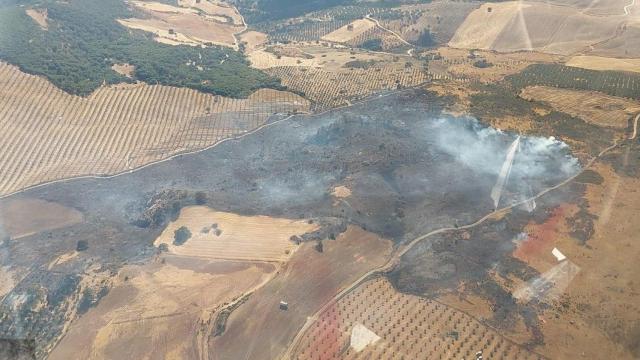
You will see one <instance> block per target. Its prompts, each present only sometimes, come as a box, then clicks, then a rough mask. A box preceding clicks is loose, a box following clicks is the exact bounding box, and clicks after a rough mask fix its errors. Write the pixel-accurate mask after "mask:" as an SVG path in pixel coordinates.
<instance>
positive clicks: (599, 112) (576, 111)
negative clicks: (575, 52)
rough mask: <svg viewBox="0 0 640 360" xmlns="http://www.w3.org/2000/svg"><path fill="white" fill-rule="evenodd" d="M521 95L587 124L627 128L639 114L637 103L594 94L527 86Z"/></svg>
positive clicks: (639, 109) (597, 93) (639, 105)
mask: <svg viewBox="0 0 640 360" xmlns="http://www.w3.org/2000/svg"><path fill="white" fill-rule="evenodd" d="M520 96H521V97H522V98H524V99H527V100H536V101H543V102H546V103H548V104H549V105H550V106H551V107H553V108H554V109H556V110H558V111H561V112H564V113H567V114H569V115H571V116H575V117H578V118H581V119H583V120H585V121H587V122H589V123H592V124H595V125H599V126H608V127H615V128H619V129H624V128H626V127H627V125H628V121H629V119H630V118H631V117H633V116H634V115H635V114H637V113H638V112H640V103H639V102H637V101H633V100H629V99H625V98H620V97H615V96H609V95H606V94H603V93H599V92H595V91H582V90H569V89H558V88H555V87H547V86H529V87H527V88H525V89H523V90H522V92H521V93H520Z"/></svg>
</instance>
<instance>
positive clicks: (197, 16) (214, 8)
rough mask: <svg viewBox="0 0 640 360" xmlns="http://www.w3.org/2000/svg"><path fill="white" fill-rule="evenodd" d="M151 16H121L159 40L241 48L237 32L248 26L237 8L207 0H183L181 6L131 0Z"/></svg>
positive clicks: (122, 20)
mask: <svg viewBox="0 0 640 360" xmlns="http://www.w3.org/2000/svg"><path fill="white" fill-rule="evenodd" d="M131 4H132V5H133V6H135V7H136V8H137V9H139V10H141V11H143V12H144V13H146V14H147V15H148V16H149V17H148V18H141V19H139V18H131V19H121V20H119V22H120V24H122V25H123V26H126V27H128V28H131V29H137V30H143V31H147V32H151V33H153V34H155V36H156V40H157V41H159V42H164V43H168V44H172V45H177V44H186V45H208V44H215V45H223V46H231V47H234V48H238V44H237V40H236V38H235V34H237V33H240V32H242V31H243V30H245V26H244V24H243V23H242V18H241V17H240V14H238V13H237V11H235V9H234V8H232V7H229V6H222V5H220V4H215V3H211V2H208V1H206V0H205V1H204V2H200V3H196V2H193V1H181V2H180V4H181V5H182V6H179V7H178V6H172V5H168V4H162V3H157V2H145V1H132V2H131Z"/></svg>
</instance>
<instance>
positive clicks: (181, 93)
mask: <svg viewBox="0 0 640 360" xmlns="http://www.w3.org/2000/svg"><path fill="white" fill-rule="evenodd" d="M308 104H309V103H308V101H307V100H305V99H303V98H301V97H300V96H298V95H295V94H292V93H289V92H281V91H276V90H268V89H263V90H259V91H257V92H255V93H254V94H252V95H251V96H250V97H249V98H248V99H230V98H225V97H220V96H211V95H207V94H203V93H199V92H197V91H194V90H190V89H184V88H173V87H167V86H158V85H145V84H135V85H114V86H109V87H102V88H100V89H98V90H97V91H95V92H94V93H93V94H91V95H90V96H89V97H87V98H82V97H77V96H71V95H69V94H67V93H65V92H63V91H61V90H59V89H57V88H56V87H55V86H53V85H52V84H51V83H49V82H48V81H46V80H44V79H41V78H39V77H36V76H32V75H27V74H24V73H22V72H20V71H19V70H18V69H17V68H16V67H14V66H11V65H7V64H5V63H0V125H1V126H2V127H3V128H4V131H5V136H3V137H2V139H1V140H0V144H1V147H2V148H3V149H5V151H3V152H2V154H0V166H1V167H2V169H3V177H2V179H1V180H0V193H2V194H7V193H11V192H13V191H16V190H19V189H22V188H25V187H28V186H31V185H35V184H39V183H43V182H46V181H51V180H56V179H62V178H67V177H72V176H79V175H87V174H113V173H118V172H121V171H125V170H128V169H132V168H135V167H138V166H141V165H144V164H148V163H150V162H153V161H157V160H160V159H164V158H167V157H170V156H171V155H174V154H177V153H180V152H185V151H189V150H196V149H201V148H204V147H207V146H210V145H211V144H213V143H216V142H217V141H220V140H221V139H224V138H228V137H232V136H237V135H240V134H243V133H245V132H247V131H249V130H252V129H255V128H256V127H258V126H260V125H263V124H264V123H265V121H266V120H267V118H268V117H269V116H270V115H272V114H274V113H283V112H292V111H305V110H306V109H307V108H308ZM15 119H20V122H16V121H15Z"/></svg>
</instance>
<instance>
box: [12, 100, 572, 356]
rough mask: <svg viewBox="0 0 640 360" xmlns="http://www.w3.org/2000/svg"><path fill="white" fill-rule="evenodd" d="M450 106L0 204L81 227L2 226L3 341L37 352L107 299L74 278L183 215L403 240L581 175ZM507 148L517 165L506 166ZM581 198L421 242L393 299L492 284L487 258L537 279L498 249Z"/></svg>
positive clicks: (140, 247) (128, 253)
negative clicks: (30, 202)
mask: <svg viewBox="0 0 640 360" xmlns="http://www.w3.org/2000/svg"><path fill="white" fill-rule="evenodd" d="M447 101H449V100H448V99H444V98H438V97H436V96H434V95H433V94H430V93H427V92H423V91H418V90H410V91H404V92H399V93H396V94H393V95H389V96H384V97H377V98H373V99H371V100H369V101H367V102H364V103H361V104H358V105H354V106H352V107H349V108H344V109H339V110H335V111H331V112H327V113H324V114H321V115H315V116H294V117H292V118H291V119H287V120H283V121H280V122H277V123H274V124H273V125H272V126H269V127H266V128H264V129H262V130H260V131H259V132H257V133H255V134H250V135H248V136H245V137H243V138H241V139H238V140H233V141H228V142H225V143H223V144H220V145H219V146H216V147H214V148H212V149H209V150H206V151H203V152H200V153H197V154H193V155H185V156H181V157H178V158H175V159H172V160H169V161H166V162H162V163H159V164H156V165H153V166H150V167H146V168H144V169H141V170H139V171H135V172H132V173H129V174H124V175H121V176H117V177H113V178H108V179H106V178H105V179H78V180H71V181H67V182H61V183H55V184H50V185H46V186H42V187H39V188H35V189H32V190H28V191H25V192H23V193H21V194H18V195H14V196H12V197H9V198H6V199H3V200H1V201H0V207H1V206H6V204H7V203H8V202H10V201H18V200H21V199H39V200H44V201H47V202H53V203H56V204H59V205H62V206H64V207H66V208H70V209H75V210H77V211H79V212H80V213H82V216H83V218H82V221H80V222H78V223H75V224H73V225H69V226H65V227H62V228H57V229H53V230H46V231H41V232H36V233H34V234H29V235H27V236H24V237H21V238H20V239H12V237H11V234H10V233H8V232H7V230H6V229H4V230H3V229H2V228H0V230H3V231H5V234H4V236H3V237H4V239H5V240H4V241H3V243H2V245H1V246H0V259H2V263H3V264H4V263H8V262H7V261H6V260H8V258H9V257H10V258H11V264H12V265H11V269H12V271H13V272H15V273H16V274H20V275H21V276H19V281H17V283H16V286H15V288H13V290H11V291H10V292H9V293H8V294H6V295H5V296H4V298H3V299H2V303H1V305H0V318H1V319H2V320H3V321H2V325H3V327H2V328H1V329H0V335H1V336H2V337H5V338H35V339H36V343H37V346H38V349H39V351H43V349H45V348H46V347H47V346H49V345H51V344H52V343H54V342H55V341H56V339H57V337H58V336H59V335H60V334H61V333H62V331H63V326H64V323H65V321H68V320H69V319H68V318H67V316H68V314H69V313H74V312H73V311H71V310H72V309H77V308H78V307H83V309H82V310H81V311H80V313H82V312H83V311H86V307H87V306H91V305H92V304H95V303H96V302H97V301H99V299H100V297H101V296H103V295H104V294H105V293H106V292H107V291H108V290H109V287H108V283H105V284H104V286H103V290H101V291H99V292H95V293H91V294H86V293H83V294H79V290H78V289H79V284H80V282H81V279H82V277H83V276H85V275H87V274H88V273H90V272H95V271H100V272H101V273H105V272H106V273H112V274H115V273H116V272H117V271H118V269H119V268H120V267H121V266H122V265H123V264H127V263H135V262H143V261H145V260H147V259H149V258H151V257H153V256H154V255H155V254H157V252H158V249H156V248H155V247H154V246H153V244H152V243H153V240H154V239H155V238H156V237H157V236H158V235H159V234H160V232H161V231H162V230H163V229H164V227H165V226H166V224H167V223H168V222H169V221H170V220H171V219H172V218H174V217H175V216H176V215H177V214H178V212H179V210H180V209H181V208H182V207H184V206H188V205H194V204H200V205H207V206H210V207H212V208H215V209H217V210H220V211H227V212H233V213H238V214H243V215H257V214H260V215H269V216H278V217H286V218H294V219H298V218H304V219H312V220H313V221H315V222H317V223H319V224H320V225H321V227H320V229H319V230H318V231H316V232H314V233H309V234H305V235H304V236H303V238H304V239H305V240H322V239H331V238H335V236H336V235H337V234H338V233H339V232H341V231H343V230H344V229H345V228H346V226H347V225H349V224H354V225H358V226H360V227H362V228H364V229H366V230H368V231H371V232H374V233H377V234H379V235H381V236H383V237H386V238H389V239H391V240H393V241H394V242H396V243H403V242H407V241H410V240H412V239H413V238H415V237H417V236H419V235H422V234H424V233H427V232H429V231H432V230H435V229H438V228H442V227H454V226H458V225H464V224H468V223H472V222H474V221H476V220H477V219H479V218H481V217H482V216H484V215H486V214H488V213H491V212H492V211H493V210H494V209H495V208H496V204H497V207H498V208H500V207H504V206H508V205H509V204H513V203H517V202H522V201H523V200H526V199H527V198H529V197H532V196H534V195H535V194H537V193H539V192H540V191H542V190H544V189H545V188H547V187H550V186H553V185H555V184H557V183H559V182H561V181H563V180H564V179H566V178H568V177H570V176H572V175H574V174H576V173H577V172H578V171H579V170H580V165H579V164H578V161H577V160H576V159H575V158H573V157H572V156H571V154H570V149H569V148H568V147H567V146H566V145H564V144H563V143H561V142H559V141H556V140H555V139H547V138H533V137H532V138H525V137H523V138H521V139H520V140H517V139H518V138H517V134H510V133H502V132H500V131H498V130H494V129H492V128H489V127H487V126H484V125H482V124H481V123H479V122H478V121H477V120H475V119H473V118H454V117H451V116H449V115H443V114H442V108H443V106H444V105H446V103H447ZM514 147H517V149H516V150H517V153H516V155H515V160H514V159H513V158H512V159H511V161H509V156H508V153H509V151H510V149H514ZM514 151H515V150H514ZM505 160H507V161H505ZM500 178H502V180H504V181H500ZM336 186H346V187H348V188H349V189H350V190H351V195H350V196H349V197H347V198H343V199H336V198H335V197H334V196H333V195H332V191H333V189H334V188H335V187H336ZM578 192H579V189H573V188H568V189H567V190H563V191H561V192H559V193H557V194H556V193H555V192H554V193H550V194H549V195H547V196H545V198H544V200H542V201H538V203H537V207H535V208H532V207H531V204H528V203H525V204H523V206H519V207H517V208H516V209H515V210H514V213H513V215H512V216H511V217H510V218H509V219H508V220H504V221H506V222H501V223H495V224H493V225H487V226H486V228H485V227H483V228H478V229H476V230H474V231H476V232H482V233H484V235H479V236H480V237H484V239H485V240H483V241H478V242H477V243H474V244H470V243H460V244H461V245H456V244H457V242H455V241H450V240H451V239H449V238H447V236H443V237H441V238H438V239H434V241H430V242H428V243H424V244H423V245H420V246H418V247H416V248H415V249H414V250H415V251H413V252H410V253H408V254H406V255H405V257H404V258H403V259H402V260H403V262H402V263H401V265H400V266H399V267H398V269H397V270H396V272H394V273H392V275H391V278H392V279H393V280H394V283H395V285H396V286H397V287H398V288H399V289H400V290H402V291H407V292H412V293H419V294H421V295H427V296H428V295H429V294H430V293H433V292H437V291H439V290H438V289H441V288H446V287H450V286H453V285H455V283H456V282H457V280H459V279H457V277H459V276H461V275H460V274H461V273H465V274H466V275H464V276H465V277H466V280H469V281H475V282H483V281H484V282H485V283H487V284H489V282H488V280H487V273H488V271H489V270H491V269H493V268H494V267H495V266H496V265H495V264H496V263H497V264H499V266H501V267H502V271H505V272H514V273H517V276H519V277H522V278H523V279H529V278H531V277H534V276H535V275H536V273H535V271H534V270H532V269H530V268H528V267H527V266H526V265H524V264H521V263H518V262H517V261H516V260H512V259H510V258H509V252H510V250H512V249H511V248H510V247H509V246H506V247H505V246H504V243H505V242H508V240H509V239H511V238H512V237H513V236H515V235H516V234H517V233H518V232H519V231H520V228H521V227H522V226H523V224H524V223H526V222H527V221H528V220H529V219H535V218H536V217H544V216H545V212H544V209H545V208H547V207H550V206H554V205H555V204H556V203H558V202H559V201H563V200H566V199H567V198H570V197H572V196H575V194H576V193H578ZM492 194H493V196H492ZM496 195H497V200H496ZM34 212H35V210H34ZM27 221H28V220H27ZM490 234H495V236H492V235H490ZM451 236H454V235H451ZM328 241H330V240H328ZM80 242H82V243H80ZM485 245H487V246H485ZM79 247H82V248H83V249H82V251H81V252H80V255H79V256H78V257H76V258H74V259H72V260H71V261H68V262H66V263H65V264H63V265H61V266H57V267H56V270H55V271H50V270H49V269H48V264H50V263H51V262H52V261H53V260H54V259H55V258H56V257H58V256H60V255H62V254H65V253H68V252H69V251H73V250H74V249H77V248H79ZM85 247H86V249H85ZM482 249H485V250H482ZM487 249H488V250H487ZM482 251H488V252H487V253H486V254H485V253H483V252H482ZM425 254H427V255H425ZM483 254H484V255H483ZM485 255H486V256H485ZM430 256H431V257H430ZM469 259H473V260H474V261H469ZM96 268H97V269H99V270H95V269H96ZM426 273H428V274H426ZM489 285H491V286H493V284H489ZM486 289H488V287H487V288H485V290H486ZM483 291H484V290H483ZM486 291H489V290H486ZM492 296H494V298H496V299H498V298H500V297H504V296H506V297H507V298H508V296H507V295H505V294H502V293H495V294H493V295H492ZM497 301H498V300H497ZM509 301H511V300H509ZM39 304H40V305H39ZM505 311H506V312H508V311H509V309H506V310H505ZM508 316H509V314H507V313H505V315H504V318H507V317H508Z"/></svg>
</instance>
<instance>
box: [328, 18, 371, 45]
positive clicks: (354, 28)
mask: <svg viewBox="0 0 640 360" xmlns="http://www.w3.org/2000/svg"><path fill="white" fill-rule="evenodd" d="M375 27H376V24H375V23H374V22H373V21H371V20H367V19H358V20H356V21H354V22H352V23H350V24H347V25H345V26H343V27H341V28H339V29H337V30H335V31H332V32H330V33H328V34H327V35H325V36H323V37H322V40H325V41H332V42H338V43H344V42H347V41H349V40H351V39H353V38H356V37H358V36H359V35H361V34H363V33H365V32H366V31H367V30H370V29H373V28H375Z"/></svg>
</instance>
